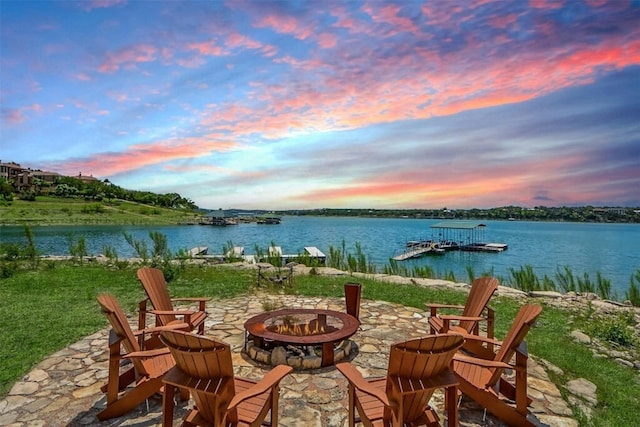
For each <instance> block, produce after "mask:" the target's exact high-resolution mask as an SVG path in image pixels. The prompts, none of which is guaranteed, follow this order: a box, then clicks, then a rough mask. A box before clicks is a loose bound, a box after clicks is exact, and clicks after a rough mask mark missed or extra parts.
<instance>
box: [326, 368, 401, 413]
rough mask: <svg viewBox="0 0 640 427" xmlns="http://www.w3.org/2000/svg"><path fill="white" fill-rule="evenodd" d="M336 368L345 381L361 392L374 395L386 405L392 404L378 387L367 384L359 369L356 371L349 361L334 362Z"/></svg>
mask: <svg viewBox="0 0 640 427" xmlns="http://www.w3.org/2000/svg"><path fill="white" fill-rule="evenodd" d="M336 368H337V369H338V370H339V371H340V372H341V373H342V375H344V376H345V377H346V378H347V381H349V384H351V385H352V386H353V387H355V388H357V389H358V390H360V391H361V392H363V393H366V394H368V395H370V396H372V397H375V398H376V399H378V400H379V401H380V402H382V403H383V404H384V405H385V406H388V407H390V406H392V405H391V402H389V398H388V397H387V394H386V393H385V392H383V391H382V390H380V389H377V388H375V387H372V386H371V384H369V382H368V381H367V380H365V379H364V377H363V376H362V374H361V373H360V371H358V370H357V369H356V367H355V366H353V365H352V364H351V363H349V362H342V363H338V364H336Z"/></svg>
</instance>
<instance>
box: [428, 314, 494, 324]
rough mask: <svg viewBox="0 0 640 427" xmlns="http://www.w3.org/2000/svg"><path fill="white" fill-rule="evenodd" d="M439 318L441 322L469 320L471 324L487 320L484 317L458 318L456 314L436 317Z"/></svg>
mask: <svg viewBox="0 0 640 427" xmlns="http://www.w3.org/2000/svg"><path fill="white" fill-rule="evenodd" d="M438 317H439V318H441V319H442V320H445V319H446V320H470V321H473V322H480V321H482V320H487V319H485V318H484V317H479V316H475V317H472V316H458V315H456V314H439V315H438Z"/></svg>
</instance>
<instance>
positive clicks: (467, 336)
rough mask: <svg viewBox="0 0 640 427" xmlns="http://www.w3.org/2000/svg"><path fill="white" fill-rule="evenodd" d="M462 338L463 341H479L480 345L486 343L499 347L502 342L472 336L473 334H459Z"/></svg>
mask: <svg viewBox="0 0 640 427" xmlns="http://www.w3.org/2000/svg"><path fill="white" fill-rule="evenodd" d="M460 335H462V336H463V337H464V339H465V340H467V341H479V342H481V343H487V344H491V345H497V346H501V345H502V341H498V340H496V339H492V338H487V337H483V336H479V335H473V334H462V333H461V334H460Z"/></svg>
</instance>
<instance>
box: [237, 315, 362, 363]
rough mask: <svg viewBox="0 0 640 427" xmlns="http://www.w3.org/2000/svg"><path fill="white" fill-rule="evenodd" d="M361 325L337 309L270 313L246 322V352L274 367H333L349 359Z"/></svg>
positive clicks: (254, 358)
mask: <svg viewBox="0 0 640 427" xmlns="http://www.w3.org/2000/svg"><path fill="white" fill-rule="evenodd" d="M359 325H360V322H359V321H358V320H357V319H356V318H355V317H353V316H351V315H349V314H347V313H343V312H339V311H333V310H321V309H302V308H301V309H283V310H277V311H270V312H266V313H262V314H259V315H257V316H254V317H252V318H251V319H249V320H247V321H246V322H245V324H244V328H245V331H246V341H245V352H246V354H247V355H248V356H249V357H250V358H251V359H253V360H255V361H256V362H259V363H264V364H268V365H274V366H275V365H280V364H286V365H289V366H292V367H293V368H298V369H317V368H320V367H325V366H331V365H333V364H334V363H335V362H338V361H340V360H342V359H344V358H345V357H348V356H349V354H350V353H351V351H352V346H353V343H352V342H351V341H350V340H349V339H348V338H349V337H351V336H352V335H353V334H355V333H356V331H357V330H358V326H359Z"/></svg>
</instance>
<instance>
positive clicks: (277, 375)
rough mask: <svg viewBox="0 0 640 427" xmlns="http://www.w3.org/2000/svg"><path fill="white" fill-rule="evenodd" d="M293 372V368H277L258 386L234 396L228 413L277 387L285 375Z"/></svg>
mask: <svg viewBox="0 0 640 427" xmlns="http://www.w3.org/2000/svg"><path fill="white" fill-rule="evenodd" d="M291 371H293V368H292V367H291V366H286V365H278V366H276V367H275V368H273V369H272V370H270V371H269V372H268V373H267V375H265V376H264V377H263V378H262V379H261V380H260V381H258V382H257V383H256V384H254V385H253V386H251V387H250V388H248V389H246V390H244V391H242V392H240V393H238V394H236V395H235V396H233V399H231V402H229V407H228V408H227V411H229V410H231V409H234V408H235V407H236V406H238V405H239V404H240V403H242V402H244V401H245V400H247V399H251V398H252V397H255V396H259V395H261V394H262V393H264V392H266V391H267V390H269V389H270V388H272V387H273V386H275V385H277V384H278V383H279V382H280V381H281V380H282V378H284V377H285V375H287V374H289V373H290V372H291Z"/></svg>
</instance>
